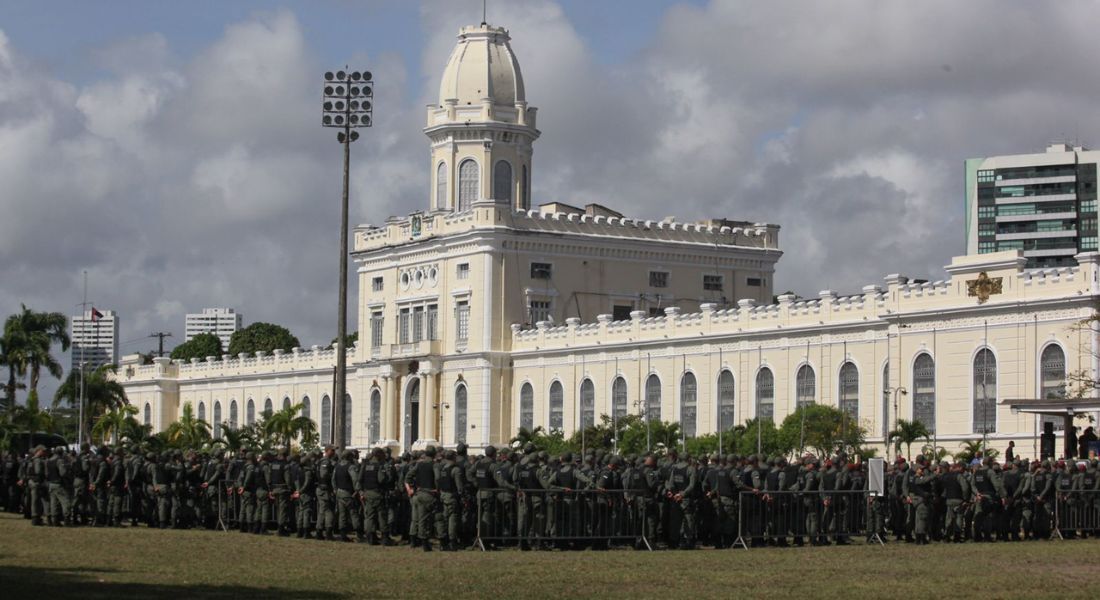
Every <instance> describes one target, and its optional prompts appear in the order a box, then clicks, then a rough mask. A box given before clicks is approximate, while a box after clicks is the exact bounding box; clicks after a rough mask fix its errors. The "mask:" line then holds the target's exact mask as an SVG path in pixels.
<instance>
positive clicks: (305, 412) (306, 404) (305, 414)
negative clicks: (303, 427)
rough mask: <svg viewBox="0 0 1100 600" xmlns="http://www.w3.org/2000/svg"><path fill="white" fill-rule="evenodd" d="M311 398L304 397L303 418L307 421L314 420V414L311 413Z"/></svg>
mask: <svg viewBox="0 0 1100 600" xmlns="http://www.w3.org/2000/svg"><path fill="white" fill-rule="evenodd" d="M309 409H310V403H309V396H302V416H303V417H305V418H307V419H312V418H313V414H312V413H311V412H310V410H309Z"/></svg>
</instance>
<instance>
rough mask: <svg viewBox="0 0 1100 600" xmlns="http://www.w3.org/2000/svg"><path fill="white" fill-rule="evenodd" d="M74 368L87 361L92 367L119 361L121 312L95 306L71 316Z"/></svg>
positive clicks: (88, 365)
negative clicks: (119, 314)
mask: <svg viewBox="0 0 1100 600" xmlns="http://www.w3.org/2000/svg"><path fill="white" fill-rule="evenodd" d="M72 342H73V343H72V362H71V369H72V370H73V371H77V370H79V369H80V363H82V362H83V363H84V364H85V365H86V366H87V368H88V369H89V370H91V369H96V368H98V367H100V366H102V365H106V364H118V315H116V314H115V311H113V310H98V309H96V308H94V307H93V308H92V309H91V310H86V311H84V314H82V315H74V316H73V318H72Z"/></svg>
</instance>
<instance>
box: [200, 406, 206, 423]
mask: <svg viewBox="0 0 1100 600" xmlns="http://www.w3.org/2000/svg"><path fill="white" fill-rule="evenodd" d="M199 420H200V421H205V420H206V403H205V402H199Z"/></svg>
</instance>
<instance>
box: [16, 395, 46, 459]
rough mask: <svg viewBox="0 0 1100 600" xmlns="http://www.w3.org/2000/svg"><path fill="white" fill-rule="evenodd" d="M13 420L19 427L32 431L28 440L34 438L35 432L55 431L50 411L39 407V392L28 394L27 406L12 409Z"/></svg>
mask: <svg viewBox="0 0 1100 600" xmlns="http://www.w3.org/2000/svg"><path fill="white" fill-rule="evenodd" d="M11 422H12V423H13V424H14V425H15V426H16V427H18V428H19V429H22V430H24V431H26V432H28V433H30V434H31V435H30V437H28V440H31V441H33V440H34V434H36V433H38V432H40V431H45V432H49V431H53V417H51V416H50V413H48V412H46V411H44V410H40V409H39V407H38V394H30V395H28V396H27V404H26V405H25V406H16V407H15V408H13V409H12V418H11ZM28 450H30V448H28Z"/></svg>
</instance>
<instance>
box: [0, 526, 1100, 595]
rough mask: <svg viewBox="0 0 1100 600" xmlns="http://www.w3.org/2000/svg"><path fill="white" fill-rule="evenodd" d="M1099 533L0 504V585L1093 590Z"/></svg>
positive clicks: (434, 590) (510, 591)
mask: <svg viewBox="0 0 1100 600" xmlns="http://www.w3.org/2000/svg"><path fill="white" fill-rule="evenodd" d="M1098 560H1100V540H1085V541H1073V542H1046V543H1015V544H983V545H963V546H943V545H933V546H923V547H916V546H909V545H904V544H901V545H899V544H893V545H889V546H887V547H886V548H880V547H876V546H862V545H856V546H849V547H829V548H797V549H795V548H792V549H761V550H753V551H745V550H724V551H715V550H698V551H695V552H653V553H648V552H633V551H612V552H574V553H565V552H552V553H543V552H519V551H512V550H508V551H502V552H495V553H488V554H486V553H480V552H472V551H470V552H458V553H444V552H433V553H431V554H425V553H423V552H421V551H413V550H410V549H408V548H406V547H400V548H382V547H368V546H360V545H358V544H340V543H335V542H319V541H312V540H298V539H294V538H278V537H272V536H267V537H257V536H252V535H242V534H238V533H230V534H225V533H213V532H208V531H157V530H148V529H145V528H143V527H142V528H134V529H122V530H119V529H87V528H84V529H53V528H47V527H35V528H32V527H31V526H30V523H29V522H28V521H24V520H22V519H20V518H19V517H17V516H14V515H10V514H2V515H0V597H2V598H5V599H15V598H37V599H43V600H47V599H53V598H89V599H98V598H118V597H153V596H157V597H160V598H170V599H173V600H174V599H176V598H246V597H255V598H320V599H325V598H363V597H385V598H390V597H421V598H441V597H442V598H447V600H451V599H454V598H465V597H490V596H491V597H494V598H517V597H522V598H550V597H553V598H567V597H568V598H590V597H631V598H656V597H665V598H681V599H683V598H697V597H708V598H709V597H721V598H730V597H734V596H748V597H755V598H785V599H787V600H792V599H794V598H833V597H846V598H870V597H877V598H884V597H892V598H935V597H941V596H942V597H961V598H1009V597H1013V598H1021V597H1027V598H1034V597H1053V596H1058V597H1060V598H1068V597H1086V596H1094V595H1095V594H1093V593H1092V592H1091V590H1090V589H1089V588H1090V587H1093V586H1095V585H1096V578H1097V576H1098V575H1100V567H1098Z"/></svg>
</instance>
